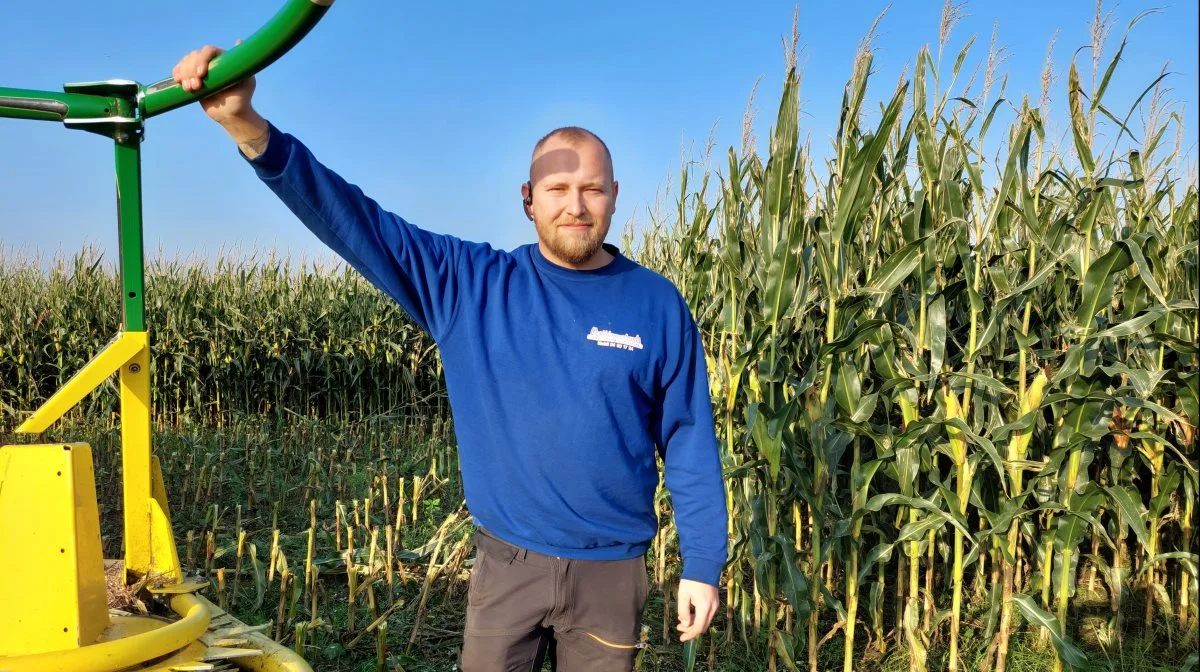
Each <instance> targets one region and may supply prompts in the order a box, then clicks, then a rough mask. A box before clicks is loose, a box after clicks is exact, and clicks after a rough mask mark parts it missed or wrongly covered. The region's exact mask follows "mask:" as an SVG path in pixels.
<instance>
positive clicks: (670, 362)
mask: <svg viewBox="0 0 1200 672" xmlns="http://www.w3.org/2000/svg"><path fill="white" fill-rule="evenodd" d="M251 164H252V165H253V166H254V169H255V171H256V172H257V173H258V176H259V177H260V178H261V179H262V181H263V182H265V183H266V184H267V186H268V187H270V188H271V190H272V191H274V192H275V194H276V195H278V196H279V198H280V199H282V201H283V202H284V204H286V205H287V207H288V208H289V209H291V211H292V212H293V213H295V214H296V216H297V217H298V218H299V219H300V221H302V222H303V223H304V225H305V226H307V227H308V228H309V230H311V231H312V232H313V233H314V234H316V236H317V237H318V238H320V239H321V241H322V242H324V243H325V244H326V245H328V246H329V247H330V248H332V249H333V250H334V251H335V252H337V253H338V254H339V255H340V256H341V257H342V258H344V259H345V260H346V261H347V262H349V263H350V264H351V265H352V266H353V267H354V268H355V269H357V270H358V271H359V272H361V273H362V274H363V276H365V277H366V278H367V280H369V281H370V282H371V283H372V284H374V285H375V286H376V287H378V288H379V289H381V290H382V291H384V292H386V293H387V294H388V295H390V296H391V297H392V298H394V299H395V300H396V301H398V302H399V303H400V305H401V306H402V307H403V308H404V310H405V311H406V312H407V313H408V314H409V315H410V316H411V317H412V318H413V319H414V320H415V321H416V322H417V323H418V324H420V326H421V327H422V328H424V329H425V330H426V331H428V332H429V334H430V335H431V336H433V338H434V340H435V341H436V342H437V345H438V348H439V349H440V351H441V355H442V362H443V368H444V371H445V375H446V387H447V389H448V393H449V398H450V407H451V410H452V412H453V415H454V428H455V433H456V435H457V439H458V451H459V464H460V467H461V470H462V479H463V490H464V493H465V495H466V501H467V507H468V508H469V509H470V511H471V515H472V517H473V518H474V519H475V522H476V523H477V524H478V525H481V526H482V527H484V528H486V529H488V530H489V531H490V532H491V533H493V534H494V535H495V536H497V537H499V538H501V539H503V540H505V541H508V542H509V543H512V544H515V545H517V546H521V547H524V548H527V549H529V550H532V551H536V552H538V553H543V554H547V555H554V556H559V557H564V558H577V559H591V560H618V559H625V558H633V557H637V556H639V555H642V554H644V553H645V552H646V549H647V548H648V547H649V545H650V542H651V540H652V539H653V538H654V535H655V533H656V532H657V530H658V520H657V517H656V515H655V506H654V491H655V488H656V487H657V485H658V468H657V466H656V464H655V451H656V450H657V451H658V453H659V454H660V455H662V456H663V459H664V463H665V468H664V479H665V483H666V486H667V489H668V490H669V491H670V493H671V499H672V502H673V505H674V509H675V522H676V527H677V528H678V530H679V542H680V548H681V551H682V553H681V554H682V556H683V574H682V577H683V578H685V579H691V580H694V581H700V582H703V583H707V584H711V585H714V586H716V585H719V581H720V575H721V569H722V566H723V565H724V563H725V556H726V553H727V547H726V543H727V535H726V525H727V515H728V512H727V511H726V507H725V493H724V488H723V485H722V482H721V480H722V476H721V464H720V458H719V455H718V449H717V441H716V435H715V433H714V431H713V415H712V403H711V399H710V397H709V389H708V377H707V372H706V365H705V360H704V349H703V344H702V343H701V340H700V333H699V330H698V329H697V327H696V323H695V321H694V319H693V317H692V315H691V312H690V311H689V309H688V307H687V304H686V303H685V302H684V300H683V297H682V296H681V295H680V294H679V292H678V290H677V289H676V288H675V286H674V285H672V284H671V282H670V281H668V280H667V279H665V278H663V277H662V276H661V275H658V274H657V273H654V272H653V271H650V270H649V269H646V268H644V267H642V266H640V265H638V264H637V263H635V262H634V261H632V260H630V259H628V258H627V257H625V256H623V255H622V254H621V253H620V251H619V250H618V249H617V248H616V247H614V246H612V245H608V244H606V245H605V249H607V250H608V251H609V252H611V253H612V254H613V256H614V260H613V261H612V262H611V263H609V264H607V265H605V266H603V267H602V268H599V269H595V270H590V271H576V270H571V269H568V268H565V267H562V266H558V265H556V264H554V263H552V262H550V261H549V260H547V259H546V258H545V257H544V256H543V255H542V254H541V251H540V249H539V247H538V245H537V244H530V245H525V246H522V247H519V248H517V249H515V250H513V251H512V252H505V251H503V250H496V249H493V248H492V247H491V246H490V245H487V244H481V243H472V242H468V241H463V240H460V239H458V238H455V237H453V236H448V235H441V234H436V233H431V232H429V231H426V230H424V229H420V228H417V227H416V226H414V225H412V224H410V223H409V222H406V221H405V220H404V219H402V218H400V217H398V216H397V215H395V214H392V213H390V212H387V211H385V210H384V209H383V208H381V207H380V206H379V204H377V203H376V202H375V201H374V200H372V199H370V198H368V197H367V196H365V195H364V194H363V192H362V190H360V189H359V188H358V187H356V186H354V185H352V184H349V183H348V182H346V181H345V180H344V179H342V178H341V177H340V176H338V175H337V174H336V173H334V172H333V171H332V170H330V169H328V168H326V167H325V166H323V165H322V164H321V163H319V162H318V161H317V159H316V158H315V157H314V156H313V154H312V153H311V152H310V151H309V150H308V148H307V147H305V146H304V145H303V144H302V143H301V142H300V141H299V140H297V139H296V138H294V137H292V136H291V135H289V134H286V133H282V132H280V131H279V130H278V129H276V128H275V127H273V126H272V127H271V134H270V139H269V141H268V143H267V148H266V151H265V152H264V153H263V154H262V155H260V156H258V157H256V158H255V159H254V160H253V161H251Z"/></svg>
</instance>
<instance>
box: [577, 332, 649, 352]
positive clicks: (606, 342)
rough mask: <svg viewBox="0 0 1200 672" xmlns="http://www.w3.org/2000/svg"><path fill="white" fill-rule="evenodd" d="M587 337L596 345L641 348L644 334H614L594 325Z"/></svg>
mask: <svg viewBox="0 0 1200 672" xmlns="http://www.w3.org/2000/svg"><path fill="white" fill-rule="evenodd" d="M587 338H588V340H589V341H595V342H596V345H600V346H603V347H606V348H620V349H621V350H641V349H642V336H641V334H634V335H633V336H630V335H629V334H614V333H613V332H611V331H609V330H607V329H599V328H597V327H592V330H591V331H589V332H588V335H587Z"/></svg>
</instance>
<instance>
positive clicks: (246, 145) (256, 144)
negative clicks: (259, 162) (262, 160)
mask: <svg viewBox="0 0 1200 672" xmlns="http://www.w3.org/2000/svg"><path fill="white" fill-rule="evenodd" d="M270 137H271V132H270V131H263V133H262V135H259V136H258V137H255V138H251V139H249V140H246V141H244V142H239V143H238V147H240V148H241V150H242V153H243V154H245V155H246V156H247V157H249V158H251V159H253V158H255V157H256V156H258V155H259V154H262V153H263V152H265V151H267V140H269V139H270Z"/></svg>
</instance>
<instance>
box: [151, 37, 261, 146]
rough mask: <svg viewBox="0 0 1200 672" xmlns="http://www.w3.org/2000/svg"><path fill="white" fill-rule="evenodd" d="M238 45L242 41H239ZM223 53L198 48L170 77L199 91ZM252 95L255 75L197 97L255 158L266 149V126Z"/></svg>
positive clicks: (189, 89) (187, 88)
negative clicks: (215, 91)
mask: <svg viewBox="0 0 1200 672" xmlns="http://www.w3.org/2000/svg"><path fill="white" fill-rule="evenodd" d="M238 44H241V40H238ZM223 53H225V50H224V49H221V48H220V47H214V46H212V45H211V44H210V45H206V46H204V47H203V48H200V49H197V50H196V51H193V52H191V53H189V54H188V55H186V56H184V57H183V58H182V59H180V61H179V63H177V64H176V65H175V69H174V70H172V71H171V78H172V79H174V80H175V81H176V82H178V83H179V85H180V86H181V87H183V90H184V91H189V92H191V91H199V90H200V89H201V88H202V86H201V81H202V80H203V78H204V77H205V75H207V74H208V65H209V63H210V62H211V61H212V60H213V59H214V58H216V57H217V56H219V55H221V54H223ZM253 96H254V77H247V78H246V79H244V80H242V81H241V82H239V83H238V84H236V85H234V86H231V87H229V88H227V89H224V90H223V91H218V92H217V93H214V94H211V95H209V96H206V97H204V98H202V99H200V106H201V107H203V108H204V112H205V113H206V114H208V116H209V118H210V119H212V120H213V121H215V122H217V123H218V124H220V125H221V126H223V127H224V128H225V130H226V131H227V132H228V133H229V135H230V136H232V137H233V139H234V141H236V142H237V143H238V146H239V147H241V149H242V151H243V152H244V153H245V154H246V156H248V157H249V158H254V157H255V156H257V155H258V154H261V153H262V152H263V150H264V149H266V140H267V133H268V128H269V127H268V125H267V122H266V120H265V119H263V118H262V117H261V116H260V115H259V114H258V112H256V111H255V110H254V107H253V106H252V105H251V104H250V100H251V98H253Z"/></svg>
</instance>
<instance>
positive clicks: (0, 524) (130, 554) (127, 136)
mask: <svg viewBox="0 0 1200 672" xmlns="http://www.w3.org/2000/svg"><path fill="white" fill-rule="evenodd" d="M333 1H334V0H288V2H287V4H285V5H284V6H283V8H281V9H280V10H279V11H278V12H277V13H276V14H275V16H274V17H272V18H271V20H270V21H268V22H267V24H266V25H264V26H263V27H262V28H261V29H259V30H258V31H257V32H256V33H254V34H253V35H251V36H250V37H249V38H247V39H246V41H245V42H243V43H241V44H240V45H238V46H236V47H234V48H232V49H230V50H229V51H227V52H226V53H224V54H222V55H221V56H220V57H218V58H217V59H215V60H214V61H213V62H212V63H211V64H210V68H209V73H208V76H207V77H205V78H204V82H203V83H204V88H203V89H201V90H200V91H196V92H188V91H184V90H183V88H182V87H180V86H179V85H177V84H175V82H174V81H173V80H172V79H170V78H168V79H164V80H162V81H160V82H156V83H154V84H150V85H148V86H142V85H141V84H138V83H137V82H134V81H128V80H108V81H103V82H87V83H80V84H67V85H65V86H64V87H63V89H64V92H63V93H56V92H51V91H37V90H32V89H10V88H0V117H13V118H17V119H33V120H40V121H61V122H62V123H63V125H64V126H66V127H67V128H73V129H78V130H84V131H89V132H92V133H97V134H100V135H103V136H105V137H108V138H111V139H112V140H113V143H114V146H115V160H116V173H117V230H118V238H119V242H120V255H121V256H120V264H119V266H120V272H121V287H122V295H121V300H122V308H123V319H122V330H121V332H120V333H119V334H118V335H117V336H116V337H115V338H114V339H113V340H112V341H111V342H110V343H109V344H108V345H107V346H105V348H104V349H103V350H101V351H100V352H99V353H98V354H96V355H95V356H94V357H93V358H92V359H91V361H89V362H88V363H87V364H86V365H84V367H83V368H82V369H81V370H80V371H79V372H78V373H76V374H75V375H74V376H73V377H72V378H71V379H70V380H69V381H67V383H66V384H65V385H63V387H62V389H60V390H58V391H57V392H55V393H54V394H53V395H52V396H51V397H50V399H48V400H46V402H45V403H43V404H42V406H41V407H40V408H38V409H37V410H36V411H34V412H33V414H31V415H30V416H29V417H28V418H26V420H25V421H24V422H23V423H22V424H21V425H20V426H19V427H18V428H17V432H18V433H23V434H38V433H41V432H43V431H45V430H46V429H47V428H48V427H49V426H50V425H52V424H53V423H54V422H55V421H57V420H58V419H59V418H61V417H62V416H63V415H64V414H65V413H66V412H67V411H69V410H70V409H71V408H72V407H74V406H75V404H77V403H79V401H80V400H81V399H83V398H84V397H85V396H87V395H88V394H89V393H90V392H92V391H93V390H95V389H96V388H97V387H99V386H100V385H102V384H104V382H105V381H107V380H108V379H109V378H110V377H111V376H112V374H114V373H118V374H119V377H120V390H121V396H120V404H121V469H122V471H121V479H122V482H121V485H122V497H123V508H122V510H123V512H124V559H123V562H118V561H110V562H115V563H116V564H114V565H113V566H116V567H120V568H123V569H122V570H121V573H122V576H121V580H123V583H124V585H125V586H126V587H127V588H128V587H129V586H139V587H141V588H142V589H143V591H144V592H142V595H143V596H144V597H145V602H146V603H147V604H149V605H151V606H152V607H154V606H157V607H159V610H160V611H163V612H164V613H165V614H166V616H167V618H163V617H162V616H161V615H160V616H128V615H124V614H119V615H112V614H110V612H109V610H108V608H107V599H106V590H107V588H108V586H107V582H108V580H107V579H106V572H105V568H106V563H105V561H104V560H103V558H102V552H101V545H100V519H99V515H98V512H97V510H98V507H97V503H96V488H95V480H94V475H93V471H92V457H91V456H92V453H91V448H90V447H89V446H88V445H87V444H84V443H73V444H50V445H14V446H4V447H0V605H2V606H0V671H3V672H27V671H33V670H37V671H46V670H62V671H64V672H108V671H116V670H159V671H161V672H168V671H170V670H212V671H213V672H217V671H219V670H231V669H234V667H230V665H233V666H236V667H237V668H240V669H246V670H266V671H292V672H300V671H307V670H310V668H309V666H308V665H307V664H306V663H305V662H304V661H303V660H302V659H301V658H300V657H299V656H297V655H296V654H295V653H293V652H291V651H290V650H289V649H286V648H283V647H281V646H279V645H278V644H276V643H275V642H273V641H271V640H270V639H268V638H266V637H264V636H263V635H261V634H258V632H257V631H256V630H255V629H254V628H250V627H248V626H246V625H244V624H242V623H240V622H238V621H237V619H235V618H234V617H233V616H231V615H229V614H227V613H225V612H224V611H223V610H221V609H218V608H217V607H216V606H214V605H213V604H212V603H211V602H209V601H208V600H206V599H204V598H203V597H202V596H200V595H199V594H197V592H196V591H198V590H199V589H200V588H202V587H204V586H205V585H206V584H204V583H184V581H183V572H182V569H181V567H180V564H179V555H178V551H177V549H176V546H175V538H174V535H173V533H172V529H171V516H170V511H169V510H168V508H167V497H166V489H165V487H164V484H163V477H162V471H161V469H160V467H159V464H158V459H157V458H156V457H154V456H153V455H152V452H151V424H150V410H151V405H150V335H149V331H148V329H147V325H146V317H145V303H144V301H145V296H144V294H145V280H144V267H145V261H144V256H143V249H142V185H141V142H142V137H143V129H144V124H145V121H146V120H147V119H149V118H150V117H153V116H155V115H158V114H162V113H164V112H168V111H170V110H173V109H175V108H178V107H182V106H183V105H186V104H188V103H191V102H194V101H196V100H198V99H200V98H203V97H205V96H207V95H209V94H210V93H213V92H215V91H219V90H221V89H224V88H226V87H229V86H233V85H235V84H237V83H238V82H240V81H242V80H244V79H246V78H247V77H250V76H251V75H253V74H254V73H256V72H258V71H260V70H262V69H263V68H265V67H267V66H268V65H270V64H271V63H273V62H274V61H275V60H276V59H278V58H279V57H281V56H282V55H283V54H285V53H287V51H288V50H289V49H291V48H292V47H293V46H294V45H295V44H296V43H298V42H299V41H300V40H301V39H302V38H303V37H304V36H305V35H306V34H308V32H309V31H310V30H311V29H312V28H313V26H315V25H316V24H317V22H318V21H319V20H320V19H321V17H322V16H324V14H325V12H326V11H327V10H328V9H329V6H330V5H332V4H333ZM47 586H49V590H47Z"/></svg>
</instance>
